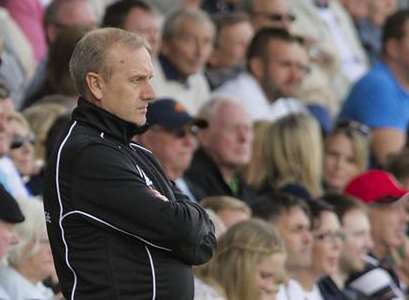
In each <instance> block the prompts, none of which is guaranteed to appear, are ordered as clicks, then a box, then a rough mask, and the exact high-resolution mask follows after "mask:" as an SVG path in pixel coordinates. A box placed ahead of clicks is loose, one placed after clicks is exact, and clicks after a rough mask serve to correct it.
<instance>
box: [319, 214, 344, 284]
mask: <svg viewBox="0 0 409 300" xmlns="http://www.w3.org/2000/svg"><path fill="white" fill-rule="evenodd" d="M313 236H314V245H313V251H312V268H313V272H314V273H315V274H316V275H320V276H321V275H333V274H335V273H336V272H337V271H338V263H339V257H340V254H341V249H342V245H343V234H342V232H341V226H340V224H339V221H338V217H337V216H336V214H335V213H333V212H328V211H324V212H323V213H322V214H321V217H320V220H319V221H318V227H317V228H315V229H314V230H313Z"/></svg>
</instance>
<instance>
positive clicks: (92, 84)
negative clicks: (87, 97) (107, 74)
mask: <svg viewBox="0 0 409 300" xmlns="http://www.w3.org/2000/svg"><path fill="white" fill-rule="evenodd" d="M85 81H86V82H87V86H88V89H89V91H90V93H91V95H92V96H93V97H94V98H95V100H97V101H100V100H101V99H102V97H103V89H104V80H103V78H102V77H101V76H100V75H98V74H97V73H94V72H89V73H87V75H86V76H85Z"/></svg>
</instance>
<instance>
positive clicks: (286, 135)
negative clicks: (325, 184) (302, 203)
mask: <svg viewBox="0 0 409 300" xmlns="http://www.w3.org/2000/svg"><path fill="white" fill-rule="evenodd" d="M262 131H263V134H262V149H261V150H260V152H261V155H263V158H262V159H260V160H261V161H263V162H264V167H263V168H259V169H258V171H259V174H258V176H257V175H254V178H253V181H249V184H250V185H252V186H254V187H255V188H258V189H259V188H261V186H262V185H263V184H271V185H273V187H274V188H279V187H280V186H283V185H285V184H289V183H296V184H301V185H302V186H303V187H305V188H306V189H307V190H308V192H309V193H311V194H312V195H313V196H319V195H320V194H321V193H322V186H321V180H322V168H323V167H322V164H323V149H322V148H323V147H322V137H321V131H320V127H319V125H318V123H317V121H315V119H314V118H313V117H312V116H310V115H307V114H291V115H288V116H285V117H283V118H281V119H278V120H277V121H275V122H274V123H271V124H270V125H268V126H267V127H266V128H263V129H262Z"/></svg>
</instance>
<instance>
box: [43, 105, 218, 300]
mask: <svg viewBox="0 0 409 300" xmlns="http://www.w3.org/2000/svg"><path fill="white" fill-rule="evenodd" d="M138 130H139V131H141V130H142V129H141V128H138V127H136V126H134V125H132V124H130V123H128V122H125V121H123V120H121V119H119V118H117V117H116V116H114V115H112V114H110V113H108V112H106V111H105V110H102V109H101V108H99V107H97V106H95V105H93V104H92V103H90V102H88V101H86V100H84V99H82V98H80V99H79V104H78V107H77V108H76V109H75V110H74V112H73V117H72V123H71V125H70V127H69V128H67V130H66V132H65V133H64V135H63V136H62V137H61V140H60V142H59V144H58V146H56V147H55V150H54V153H53V155H52V156H51V158H50V160H49V162H48V167H47V178H46V190H45V195H44V205H45V212H46V221H47V230H48V234H49V238H50V243H51V248H52V253H53V256H54V261H55V264H56V269H57V273H58V277H59V279H60V283H61V285H62V290H63V294H64V296H65V297H66V299H68V300H72V299H78V300H94V299H95V300H105V299H106V300H117V299H118V300H119V299H120V300H128V299H129V300H130V299H132V300H138V299H149V300H151V299H166V300H185V299H186V300H191V299H193V277H192V268H191V266H192V265H196V264H201V263H204V262H206V261H208V260H209V259H210V257H211V256H212V254H213V252H214V249H215V246H216V239H215V236H214V227H213V224H212V223H211V221H210V220H209V218H208V216H207V214H206V212H205V211H204V210H203V209H202V208H201V207H200V206H199V205H197V204H194V203H192V202H190V201H188V200H186V199H187V198H186V197H185V196H184V195H183V194H181V193H180V192H178V191H177V189H176V188H175V186H174V184H173V183H172V182H170V181H169V180H168V179H167V178H166V176H165V175H164V173H163V171H162V169H161V167H160V166H159V163H158V162H157V160H156V159H155V158H154V157H153V156H152V154H151V152H150V151H148V150H147V149H145V148H143V147H142V146H140V145H138V144H135V143H130V142H129V141H130V137H131V136H133V135H134V134H135V133H136V132H137V131H138ZM152 189H156V190H157V191H159V192H160V193H161V194H162V195H164V196H166V197H167V198H168V199H169V201H168V202H166V201H163V200H161V199H159V198H158V197H157V196H155V194H154V193H153V192H152Z"/></svg>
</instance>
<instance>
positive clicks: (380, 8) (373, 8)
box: [368, 0, 398, 25]
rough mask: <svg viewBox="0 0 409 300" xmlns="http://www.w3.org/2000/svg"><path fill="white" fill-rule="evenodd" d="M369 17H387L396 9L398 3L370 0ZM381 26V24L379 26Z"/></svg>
mask: <svg viewBox="0 0 409 300" xmlns="http://www.w3.org/2000/svg"><path fill="white" fill-rule="evenodd" d="M368 6H369V17H370V18H374V17H379V15H381V16H385V17H388V16H390V15H392V14H393V13H394V12H396V10H397V9H398V1H396V0H371V1H369V4H368ZM381 25H382V24H381Z"/></svg>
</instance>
